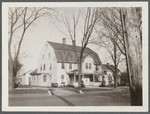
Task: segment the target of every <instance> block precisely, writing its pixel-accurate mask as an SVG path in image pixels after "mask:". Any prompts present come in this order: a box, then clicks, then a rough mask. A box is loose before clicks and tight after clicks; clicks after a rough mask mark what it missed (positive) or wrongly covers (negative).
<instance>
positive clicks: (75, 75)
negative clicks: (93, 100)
mask: <svg viewBox="0 0 150 114" xmlns="http://www.w3.org/2000/svg"><path fill="white" fill-rule="evenodd" d="M73 81H74V82H76V75H75V74H74V80H73Z"/></svg>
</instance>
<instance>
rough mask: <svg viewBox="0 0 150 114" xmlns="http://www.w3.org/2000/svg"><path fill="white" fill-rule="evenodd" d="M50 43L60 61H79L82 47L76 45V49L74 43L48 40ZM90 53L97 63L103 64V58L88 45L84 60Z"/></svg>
mask: <svg viewBox="0 0 150 114" xmlns="http://www.w3.org/2000/svg"><path fill="white" fill-rule="evenodd" d="M48 43H49V44H50V45H51V46H52V47H53V48H54V51H55V54H56V58H57V62H58V63H76V62H77V57H78V58H79V55H80V52H81V49H82V47H80V46H76V49H75V47H74V46H73V45H67V44H61V43H54V42H50V41H48ZM76 55H77V56H76ZM89 55H90V56H91V57H92V58H93V59H94V62H95V64H99V65H101V60H100V58H99V56H98V54H97V53H95V52H94V51H92V50H91V49H90V48H88V47H86V48H85V50H84V53H83V59H82V61H84V59H85V58H86V57H87V56H89Z"/></svg>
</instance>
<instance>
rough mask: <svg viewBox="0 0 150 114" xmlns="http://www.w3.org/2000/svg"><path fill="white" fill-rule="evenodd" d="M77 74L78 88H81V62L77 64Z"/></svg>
mask: <svg viewBox="0 0 150 114" xmlns="http://www.w3.org/2000/svg"><path fill="white" fill-rule="evenodd" d="M78 73H79V78H78V87H79V88H80V87H81V73H82V62H80V63H79V64H78Z"/></svg>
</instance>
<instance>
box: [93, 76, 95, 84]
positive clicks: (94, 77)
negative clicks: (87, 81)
mask: <svg viewBox="0 0 150 114" xmlns="http://www.w3.org/2000/svg"><path fill="white" fill-rule="evenodd" d="M94 82H95V75H94V74H93V84H94Z"/></svg>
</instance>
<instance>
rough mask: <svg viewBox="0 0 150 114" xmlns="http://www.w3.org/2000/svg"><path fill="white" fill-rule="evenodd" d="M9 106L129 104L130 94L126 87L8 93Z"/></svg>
mask: <svg viewBox="0 0 150 114" xmlns="http://www.w3.org/2000/svg"><path fill="white" fill-rule="evenodd" d="M56 93H57V92H56ZM9 106H130V94H129V90H128V89H126V90H125V91H118V90H117V91H105V92H104V91H103V92H100V91H99V92H91V93H83V94H79V93H76V94H62V95H61V94H55V95H51V96H49V95H48V93H43V94H20V95H10V97H9Z"/></svg>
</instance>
